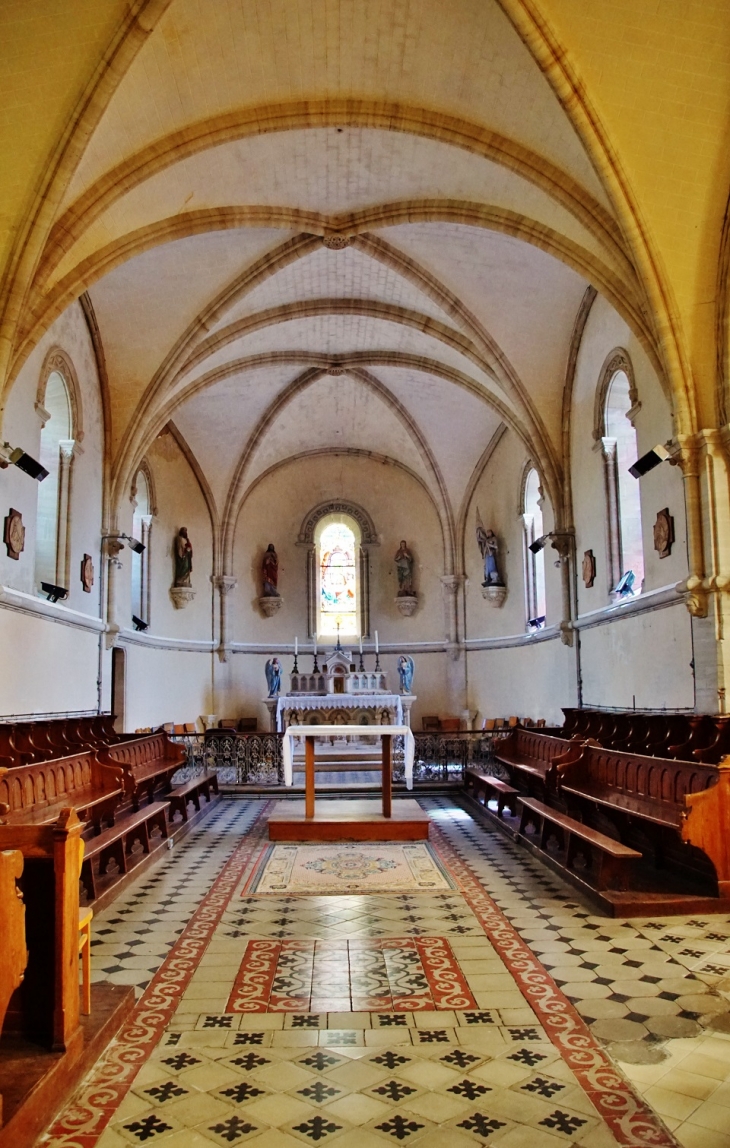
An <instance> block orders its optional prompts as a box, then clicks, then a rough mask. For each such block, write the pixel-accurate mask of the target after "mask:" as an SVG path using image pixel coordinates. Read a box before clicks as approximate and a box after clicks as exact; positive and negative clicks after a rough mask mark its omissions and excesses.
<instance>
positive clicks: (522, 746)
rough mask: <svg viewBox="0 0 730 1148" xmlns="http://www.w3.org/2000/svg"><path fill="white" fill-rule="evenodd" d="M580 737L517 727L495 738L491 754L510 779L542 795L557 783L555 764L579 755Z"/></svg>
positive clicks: (527, 790) (527, 789)
mask: <svg viewBox="0 0 730 1148" xmlns="http://www.w3.org/2000/svg"><path fill="white" fill-rule="evenodd" d="M581 745H582V739H581V738H580V737H575V738H572V739H571V740H570V741H566V740H565V739H564V738H559V737H552V736H551V735H550V734H545V733H539V732H538V731H537V730H533V729H529V730H526V729H521V728H519V727H518V728H516V729H512V730H510V732H509V733H508V734H507V735H506V736H505V737H500V738H495V739H494V742H493V749H494V756H495V758H496V760H497V761H498V762H500V763H501V764H502V765H504V766H506V768H507V770H508V772H509V775H510V781H511V783H512V784H513V785H514V786H515V787H516V788H517V789H520V790H522V791H526V792H528V793H530V794H534V793H535V792H537V794H538V795H539V796H544V795H545V794H546V793H547V792H548V791H549V790H550V789H553V788H554V787H555V784H556V780H557V775H556V773H555V767H556V764H557V763H558V762H560V761H565V762H568V761H573V760H574V759H575V758H577V757H580V754H581Z"/></svg>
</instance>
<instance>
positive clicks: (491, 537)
mask: <svg viewBox="0 0 730 1148" xmlns="http://www.w3.org/2000/svg"><path fill="white" fill-rule="evenodd" d="M476 536H477V546H478V547H479V553H480V554H481V556H482V562H483V563H484V581H483V582H482V597H483V598H485V599H486V600H487V602H489V604H490V606H497V607H499V606H502V605H504V600H505V598H506V597H507V586H506V585H505V582H504V579H503V578H502V576H501V574H500V572H499V566H498V565H497V555H498V553H499V542H498V541H497V536H496V534H495V533H494V531H493V530H485V528H484V523H483V522H482V516H481V515H480V513H479V507H477V517H476Z"/></svg>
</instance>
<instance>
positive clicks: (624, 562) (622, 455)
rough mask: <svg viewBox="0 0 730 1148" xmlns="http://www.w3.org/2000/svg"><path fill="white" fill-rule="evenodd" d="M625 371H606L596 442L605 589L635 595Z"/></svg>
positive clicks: (629, 396)
mask: <svg viewBox="0 0 730 1148" xmlns="http://www.w3.org/2000/svg"><path fill="white" fill-rule="evenodd" d="M632 390H633V388H632V384H631V380H630V378H629V375H628V372H627V370H625V369H623V368H621V369H618V370H615V371H613V372H612V373H611V375H610V377H609V380H608V385H607V387H606V392H605V401H604V409H603V432H604V433H603V436H602V439H601V444H602V448H603V458H604V465H605V477H606V501H607V511H608V514H607V521H608V558H609V569H610V586H609V589H610V590H615V589H616V587H617V586H619V585H621V587H622V593H624V594H640V593H641V588H642V583H643V581H644V544H643V535H642V525H641V491H640V488H639V483H638V482H637V480H636V479H635V478H634V477H633V476H632V475H631V474H629V467H630V466H632V465H633V463H634V462H636V459H637V458H638V447H637V440H636V430H635V428H634V425H633V422H632V421H631V420H632V416H633V414H634V413H635V411H636V409H637V407H636V394H635V392H634V393H632Z"/></svg>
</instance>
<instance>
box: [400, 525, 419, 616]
mask: <svg viewBox="0 0 730 1148" xmlns="http://www.w3.org/2000/svg"><path fill="white" fill-rule="evenodd" d="M394 562H395V570H396V574H397V575H398V592H397V594H396V596H395V604H396V607H397V609H398V612H399V613H400V614H402V615H403V617H404V618H410V617H411V616H412V615H413V614H415V612H416V607H417V606H418V595H417V594H416V591H415V590H414V588H413V566H414V562H413V554H412V553H411V551H410V550H409V549H408V545H407V543H406V540H405V538H403V539H401V544H400V546H399V547H398V551H397V553H396V556H395V559H394Z"/></svg>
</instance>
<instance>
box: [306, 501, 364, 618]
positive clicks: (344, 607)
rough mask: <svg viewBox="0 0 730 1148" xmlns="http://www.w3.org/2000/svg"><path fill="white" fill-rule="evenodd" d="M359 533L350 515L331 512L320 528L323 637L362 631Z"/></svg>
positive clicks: (319, 587)
mask: <svg viewBox="0 0 730 1148" xmlns="http://www.w3.org/2000/svg"><path fill="white" fill-rule="evenodd" d="M359 535H360V531H359V528H358V525H357V523H356V522H355V521H354V519H351V518H350V517H349V516H347V515H339V516H337V517H335V516H330V515H328V516H327V517H326V518H323V519H322V521H321V522H320V523H319V526H318V528H317V531H316V535H315V545H316V553H317V633H318V634H321V635H322V637H323V638H326V637H335V636H336V635H337V633H338V632H339V634H340V635H341V636H342V637H343V638H346V637H350V638H351V637H359V635H360V601H359V599H360V588H359V585H358V583H359V578H358V567H359V561H358V557H359V550H360V538H359ZM338 628H339V629H338Z"/></svg>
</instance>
